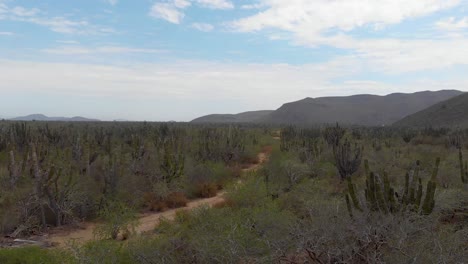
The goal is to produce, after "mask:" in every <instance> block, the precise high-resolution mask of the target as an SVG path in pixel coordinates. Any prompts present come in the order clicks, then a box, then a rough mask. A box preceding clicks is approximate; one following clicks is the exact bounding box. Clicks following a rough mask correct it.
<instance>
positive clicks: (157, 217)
mask: <svg viewBox="0 0 468 264" xmlns="http://www.w3.org/2000/svg"><path fill="white" fill-rule="evenodd" d="M269 151H270V149H268V148H265V150H264V152H262V153H259V154H258V160H259V163H258V164H252V165H250V166H249V167H247V168H245V169H243V171H244V172H250V171H255V170H257V169H259V168H260V167H261V166H262V164H263V163H265V162H266V160H267V159H268V152H269ZM224 195H225V192H220V193H218V195H216V196H215V197H212V198H205V199H198V200H193V201H191V202H189V203H188V204H187V206H186V207H182V208H177V209H172V210H168V211H165V212H159V213H147V214H142V215H140V216H139V219H138V225H137V226H136V230H135V231H136V233H138V234H141V233H145V232H149V231H152V230H154V229H155V228H156V226H157V225H158V224H159V223H160V222H161V220H162V219H166V220H174V219H175V216H176V214H177V212H179V211H187V210H193V209H196V208H199V207H202V206H209V207H213V206H215V205H217V204H220V203H223V202H224V201H225V200H224ZM95 227H96V224H95V223H83V224H82V227H81V229H75V230H68V231H65V230H55V231H54V232H52V233H51V234H50V235H49V236H48V237H47V238H46V239H45V242H46V243H48V244H50V245H52V246H55V247H66V246H67V244H68V243H69V242H71V241H75V242H76V243H85V242H88V241H91V240H93V239H94V234H93V231H94V228H95Z"/></svg>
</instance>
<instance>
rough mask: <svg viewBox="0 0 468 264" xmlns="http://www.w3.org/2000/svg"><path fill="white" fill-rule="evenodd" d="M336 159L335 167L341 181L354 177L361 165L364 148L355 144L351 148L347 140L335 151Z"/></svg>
mask: <svg viewBox="0 0 468 264" xmlns="http://www.w3.org/2000/svg"><path fill="white" fill-rule="evenodd" d="M333 154H334V157H335V165H336V168H337V169H338V173H339V174H340V177H341V180H345V179H346V178H347V177H349V176H351V175H353V173H355V172H356V171H357V170H358V169H359V166H360V165H361V159H362V148H361V147H360V146H358V145H357V144H355V146H354V148H353V147H351V142H349V141H348V140H346V141H345V142H344V143H343V144H339V145H338V146H337V147H336V149H335V150H334V151H333Z"/></svg>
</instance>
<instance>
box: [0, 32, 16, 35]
mask: <svg viewBox="0 0 468 264" xmlns="http://www.w3.org/2000/svg"><path fill="white" fill-rule="evenodd" d="M13 35H14V33H13V32H8V31H0V36H13Z"/></svg>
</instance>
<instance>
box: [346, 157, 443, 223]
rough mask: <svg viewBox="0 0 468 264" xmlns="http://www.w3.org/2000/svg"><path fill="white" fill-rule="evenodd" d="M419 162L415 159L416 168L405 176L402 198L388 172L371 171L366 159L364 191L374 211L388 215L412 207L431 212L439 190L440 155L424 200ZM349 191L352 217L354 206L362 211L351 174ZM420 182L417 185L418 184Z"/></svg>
mask: <svg viewBox="0 0 468 264" xmlns="http://www.w3.org/2000/svg"><path fill="white" fill-rule="evenodd" d="M419 165H420V164H419V161H418V162H416V168H415V170H414V171H413V173H412V175H410V173H407V174H406V176H405V187H404V189H403V195H402V196H401V197H400V196H399V195H398V193H397V192H396V191H395V188H394V187H392V186H391V185H390V181H389V178H388V174H387V173H385V172H384V173H383V177H380V175H379V174H376V173H374V172H370V170H369V163H368V161H367V160H365V161H364V166H365V173H366V188H365V191H364V196H365V201H366V202H365V204H366V206H367V208H368V210H369V211H371V212H383V213H385V214H388V213H391V214H395V213H398V212H402V211H406V210H411V211H416V212H420V213H421V214H423V215H429V214H431V213H432V211H433V209H434V205H435V200H434V195H435V191H436V186H437V184H436V178H437V174H438V171H439V165H440V158H437V160H436V163H435V166H434V170H433V172H432V176H431V179H430V180H429V181H428V183H427V187H426V192H425V197H424V200H423V184H422V180H421V178H420V177H419V170H420V168H419ZM347 181H348V193H346V195H345V199H346V204H347V208H348V212H349V214H350V215H351V216H353V211H352V210H353V207H352V206H351V202H352V204H353V205H354V208H355V209H356V210H358V211H363V206H362V205H361V203H360V201H359V199H358V195H357V193H356V190H357V187H356V185H355V184H353V183H352V180H351V177H348V178H347ZM416 185H417V187H416Z"/></svg>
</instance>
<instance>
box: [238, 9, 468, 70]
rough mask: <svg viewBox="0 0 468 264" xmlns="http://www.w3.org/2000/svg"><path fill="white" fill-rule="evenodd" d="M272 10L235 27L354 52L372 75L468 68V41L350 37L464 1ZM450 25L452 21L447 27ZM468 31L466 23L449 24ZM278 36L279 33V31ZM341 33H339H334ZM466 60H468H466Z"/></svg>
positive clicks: (303, 43)
mask: <svg viewBox="0 0 468 264" xmlns="http://www.w3.org/2000/svg"><path fill="white" fill-rule="evenodd" d="M260 3H261V4H264V5H265V6H267V8H266V10H264V11H259V12H257V14H254V15H252V16H249V17H246V18H242V19H239V20H236V21H233V22H232V23H231V24H230V26H231V27H232V28H233V29H234V30H237V31H240V32H257V31H262V30H266V33H267V35H268V36H270V38H271V39H289V40H290V41H292V43H293V44H294V45H302V46H309V47H318V46H331V47H336V48H339V49H342V50H348V51H350V53H351V55H349V57H350V58H352V59H353V60H355V62H356V63H358V64H360V65H363V67H366V68H367V69H368V70H369V71H371V72H372V71H373V72H384V73H392V74H393V73H403V72H409V71H423V70H427V69H440V68H445V67H449V66H452V65H458V64H468V54H467V53H466V52H465V51H463V50H464V49H465V50H466V48H465V47H466V45H467V44H468V39H466V38H460V37H459V36H458V37H457V38H454V37H453V36H452V37H451V38H441V39H437V38H432V37H431V38H430V39H421V38H414V39H406V40H403V39H398V38H388V37H384V38H380V39H379V38H363V37H351V36H350V35H348V32H350V31H352V30H355V29H357V28H362V27H364V26H371V27H372V28H374V29H378V28H382V27H385V26H386V25H390V24H398V23H401V22H402V21H404V20H406V19H410V18H415V17H420V16H424V15H429V14H432V13H434V12H438V11H441V10H445V9H448V8H452V7H455V6H457V5H459V4H460V3H462V2H461V1H460V0H418V1H407V0H374V1H367V0H333V1H330V0H314V1H309V0H289V1H281V0H263V1H261V2H260ZM446 22H447V21H446ZM448 22H449V23H445V24H444V25H447V24H449V26H450V27H453V26H454V24H455V27H458V28H460V27H463V26H464V23H465V22H464V21H462V20H460V21H455V20H452V21H448ZM272 30H276V31H273V33H272ZM331 32H335V33H331ZM465 54H467V55H466V56H465Z"/></svg>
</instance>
